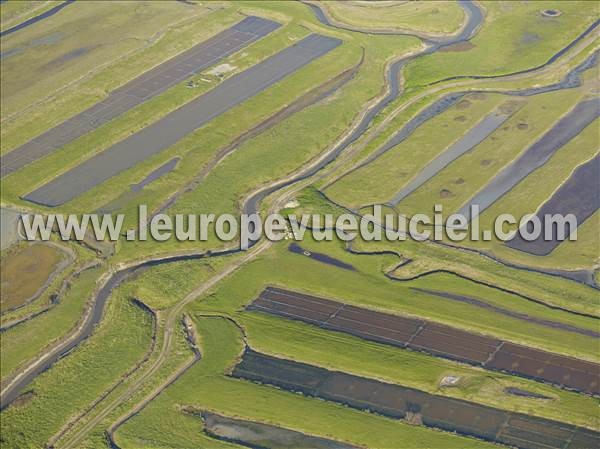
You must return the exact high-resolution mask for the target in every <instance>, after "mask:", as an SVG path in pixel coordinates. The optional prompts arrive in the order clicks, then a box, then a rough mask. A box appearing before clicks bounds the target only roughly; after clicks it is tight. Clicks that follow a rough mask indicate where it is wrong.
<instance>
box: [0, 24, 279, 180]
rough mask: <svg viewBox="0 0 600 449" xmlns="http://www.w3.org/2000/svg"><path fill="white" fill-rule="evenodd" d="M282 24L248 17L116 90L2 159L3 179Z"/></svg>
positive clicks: (1, 171) (1, 175) (0, 175)
mask: <svg viewBox="0 0 600 449" xmlns="http://www.w3.org/2000/svg"><path fill="white" fill-rule="evenodd" d="M278 27H279V24H278V23H276V22H273V21H271V20H266V19H262V18H260V17H253V16H251V17H247V18H245V19H244V20H242V21H241V22H239V23H238V24H236V25H234V26H232V27H231V28H229V29H227V30H225V31H222V32H221V33H219V34H217V35H216V36H214V37H212V38H210V39H208V40H207V41H205V42H202V43H200V44H198V45H196V46H194V47H192V48H191V49H189V50H187V51H185V52H183V53H181V54H180V55H178V56H175V57H174V58H171V59H169V60H168V61H166V62H164V63H162V64H160V65H159V66H158V67H155V68H154V69H152V70H149V71H148V72H146V73H144V74H142V75H140V76H138V77H137V78H135V79H134V80H132V81H130V82H128V83H127V84H125V85H124V86H122V87H120V88H118V89H116V90H115V91H114V92H112V93H111V94H110V95H109V96H108V97H107V98H106V99H104V100H102V101H101V102H99V103H97V104H95V105H94V106H92V107H90V108H88V109H86V110H85V111H83V112H81V113H79V114H77V115H75V116H74V117H72V118H70V119H68V120H66V121H64V122H63V123H61V124H60V125H58V126H56V127H54V128H52V129H50V130H49V131H46V132H45V133H43V134H41V135H39V136H38V137H36V138H34V139H33V140H31V141H29V142H27V143H26V144H24V145H21V146H20V147H19V148H17V149H15V150H13V151H11V152H10V153H8V154H5V155H4V156H2V159H1V168H0V177H4V176H5V175H8V174H10V173H12V172H14V171H17V170H19V169H20V168H22V167H24V166H25V165H27V164H29V163H31V162H33V161H36V160H38V159H40V158H42V157H44V156H46V155H48V154H50V153H52V152H53V151H54V150H56V149H58V148H60V147H62V146H63V145H66V144H67V143H69V142H71V141H72V140H75V139H77V138H78V137H81V136H83V135H84V134H86V133H88V132H90V131H93V130H94V129H96V128H99V127H100V126H102V125H104V124H105V123H107V122H109V121H110V120H112V119H113V118H115V117H117V116H119V115H121V114H122V113H124V112H126V111H128V110H130V109H132V108H134V107H136V106H138V105H140V104H141V103H143V102H144V101H146V100H149V99H150V98H152V97H155V96H156V95H158V94H160V93H161V92H164V91H165V90H167V89H168V88H170V87H172V86H174V85H175V84H177V83H179V82H181V81H183V80H185V79H186V78H188V77H190V76H191V75H193V74H195V73H197V72H200V71H202V70H204V69H205V68H207V67H210V66H211V65H213V64H215V63H216V62H218V61H220V60H221V59H223V58H225V57H227V56H229V55H231V54H233V53H235V52H236V51H238V50H240V49H241V48H243V47H245V46H247V45H249V44H251V43H252V42H254V41H256V40H258V39H260V38H261V37H264V36H266V35H267V34H269V33H271V32H272V31H274V30H275V29H277V28H278Z"/></svg>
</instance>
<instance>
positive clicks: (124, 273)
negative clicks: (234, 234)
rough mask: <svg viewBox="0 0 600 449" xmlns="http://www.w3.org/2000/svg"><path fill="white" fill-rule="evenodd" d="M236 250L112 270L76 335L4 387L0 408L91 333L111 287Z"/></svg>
mask: <svg viewBox="0 0 600 449" xmlns="http://www.w3.org/2000/svg"><path fill="white" fill-rule="evenodd" d="M237 252H239V250H225V251H215V252H213V253H211V254H210V255H206V254H199V255H196V254H190V255H177V256H170V257H165V258H163V259H157V260H151V261H148V262H143V263H140V264H139V265H135V266H133V267H129V268H124V269H122V270H120V271H116V272H114V274H112V275H111V277H110V278H109V279H108V281H107V282H106V283H105V284H104V285H103V287H102V288H101V289H100V290H99V291H98V293H97V294H96V296H95V300H94V303H93V304H92V310H91V313H90V314H89V316H88V317H87V319H86V320H85V323H84V324H83V326H82V327H81V330H80V331H79V333H78V334H77V337H76V338H74V339H73V340H71V341H69V342H68V343H66V344H64V345H63V346H60V347H58V348H56V349H54V350H53V351H52V352H51V355H50V356H49V357H48V358H47V359H46V360H45V361H44V362H43V363H40V364H39V365H37V366H36V367H35V368H34V369H33V370H31V371H29V372H28V373H27V374H26V375H25V376H23V377H21V378H19V380H18V382H15V384H14V385H13V386H12V387H11V388H10V389H7V390H6V392H5V393H4V395H2V397H1V398H0V409H4V408H5V407H7V406H8V405H10V403H11V402H12V401H14V400H15V399H16V398H17V397H18V396H19V392H20V391H22V390H23V389H24V388H25V387H26V386H27V385H29V384H30V383H31V382H32V381H33V380H34V379H35V378H36V377H37V376H38V375H40V374H41V373H43V372H44V371H46V370H47V369H49V368H50V367H51V366H52V365H53V364H54V363H56V362H57V361H58V360H60V359H61V358H63V357H65V356H66V355H68V354H69V353H70V352H71V351H72V350H73V349H75V347H77V346H78V345H79V344H80V343H81V342H82V341H84V340H86V339H87V338H88V337H89V336H91V335H92V334H93V333H94V330H95V328H96V326H97V325H98V324H99V323H100V321H101V320H102V317H103V315H104V308H105V306H106V303H107V301H108V299H109V298H110V296H111V294H112V292H113V290H114V289H115V288H117V287H118V286H119V285H121V284H122V283H123V282H125V281H127V280H129V279H130V278H131V277H132V276H134V275H136V274H138V273H140V272H142V271H143V270H144V269H146V268H149V267H154V266H157V265H162V264H164V263H175V262H181V261H186V260H198V259H204V258H207V257H222V256H227V255H231V254H234V253H237Z"/></svg>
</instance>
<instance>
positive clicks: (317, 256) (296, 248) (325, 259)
mask: <svg viewBox="0 0 600 449" xmlns="http://www.w3.org/2000/svg"><path fill="white" fill-rule="evenodd" d="M288 251H290V252H292V253H295V254H302V255H303V256H306V257H310V258H311V259H313V260H316V261H318V262H322V263H326V264H327V265H333V266H334V267H338V268H343V269H344V270H350V271H355V270H356V268H354V267H353V266H352V265H350V264H349V263H346V262H342V261H341V260H338V259H336V258H334V257H331V256H329V255H327V254H322V253H317V252H314V251H306V250H305V249H303V248H302V247H301V246H300V245H298V244H297V243H290V245H289V246H288Z"/></svg>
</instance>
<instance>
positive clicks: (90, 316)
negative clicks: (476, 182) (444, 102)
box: [0, 1, 591, 409]
mask: <svg viewBox="0 0 600 449" xmlns="http://www.w3.org/2000/svg"><path fill="white" fill-rule="evenodd" d="M459 4H460V5H461V7H462V8H463V9H464V10H465V13H466V14H467V23H466V25H465V27H464V28H463V30H462V32H461V33H460V34H459V35H458V36H455V37H448V38H447V39H443V40H441V41H435V42H434V41H431V40H430V41H427V42H426V43H427V44H428V46H427V47H425V49H424V50H423V51H421V52H420V53H417V54H414V55H410V56H407V57H404V58H401V59H399V60H398V61H396V62H394V63H393V64H391V65H390V66H389V68H388V70H387V73H386V80H387V82H388V84H389V90H388V93H387V94H386V95H385V96H384V97H383V98H382V99H381V100H380V101H379V102H378V103H377V104H375V105H374V106H373V107H372V108H371V109H369V111H368V112H367V113H366V114H365V115H364V117H363V118H362V119H361V120H360V122H359V124H358V125H357V126H356V127H355V128H354V129H353V131H352V132H351V133H350V134H348V135H347V136H346V137H345V138H344V139H343V140H342V141H341V142H340V143H339V144H338V145H337V146H336V147H335V148H334V149H333V150H331V151H330V152H329V153H328V154H327V155H326V156H325V157H324V158H323V159H322V160H320V161H319V162H318V163H317V164H315V165H313V166H311V167H309V168H307V169H305V170H301V171H299V172H298V173H297V174H296V175H295V176H293V177H292V178H290V179H288V180H285V181H281V182H278V183H274V184H272V185H271V186H269V187H266V188H265V189H262V190H260V191H258V192H256V193H254V194H252V195H251V196H250V197H249V198H248V199H247V200H246V202H245V203H244V205H243V212H244V213H247V214H252V213H257V212H258V210H259V205H260V203H261V201H262V200H263V199H264V198H266V197H267V196H269V195H271V194H272V193H274V192H276V191H279V190H281V189H283V188H285V187H287V186H289V185H291V184H295V183H297V182H299V181H302V180H305V179H307V178H309V177H311V176H313V175H314V174H315V173H317V172H318V171H320V170H321V169H322V168H324V167H325V166H327V165H329V164H330V163H331V162H333V161H334V160H335V159H336V158H337V157H338V156H339V155H340V154H341V153H342V152H343V151H344V150H345V149H346V148H347V147H348V146H349V145H351V144H352V143H353V142H355V141H356V140H357V139H358V138H359V137H360V136H362V135H363V134H364V133H365V132H366V131H367V129H368V128H369V126H370V124H371V122H372V121H373V119H374V118H375V117H376V116H377V115H378V114H379V113H380V112H381V111H382V110H383V109H384V108H385V107H386V106H387V105H388V104H390V102H392V101H393V100H395V99H396V98H397V97H398V96H399V95H400V93H401V90H400V81H399V79H400V78H399V74H400V72H401V70H402V69H403V68H404V67H405V66H406V64H408V63H409V62H411V61H413V60H414V59H416V58H418V57H421V56H423V55H426V54H430V53H433V52H435V51H437V50H439V49H440V48H442V47H445V46H448V45H452V44H455V43H458V42H462V41H466V40H469V39H470V38H471V37H473V35H474V34H475V33H476V31H477V30H478V29H479V27H480V26H481V24H482V22H483V18H484V16H483V12H482V11H481V10H480V9H479V7H478V6H477V5H476V4H475V3H473V2H471V1H459ZM310 7H311V9H312V10H313V11H314V12H315V14H316V15H317V18H318V19H319V20H320V21H321V22H323V23H324V24H325V25H328V26H330V24H329V23H328V21H327V19H326V17H325V16H324V15H323V14H321V15H320V14H319V13H318V12H317V11H318V8H315V7H314V5H310ZM586 32H587V33H589V32H591V29H588V30H587V31H586ZM399 34H400V33H399ZM531 70H534V69H531ZM577 78H578V77H577ZM565 87H567V86H565ZM569 87H570V86H569ZM428 110H429V109H428ZM440 112H441V111H440ZM438 113H439V112H438ZM254 243H256V242H254ZM240 251H241V250H239V249H238V248H234V249H226V250H222V251H215V252H211V253H208V254H207V253H203V254H188V255H173V256H167V257H161V258H157V259H152V260H147V261H143V262H139V263H138V264H137V265H133V266H129V267H126V268H123V269H121V270H119V271H115V272H113V273H112V274H111V275H110V276H109V277H108V278H107V280H106V281H105V282H104V284H103V285H102V287H101V288H100V289H99V290H98V292H97V293H96V295H95V297H94V298H93V299H92V300H91V301H90V309H89V310H88V312H87V314H86V316H85V317H84V318H83V324H82V325H81V326H80V327H79V328H78V330H77V331H76V333H75V334H73V335H71V336H70V337H68V338H67V339H66V340H65V341H63V342H62V343H60V344H59V345H58V346H56V347H55V348H53V349H51V350H49V351H48V352H46V353H45V354H44V355H42V356H41V357H40V358H39V359H38V360H37V361H36V362H34V363H33V364H31V365H30V366H29V367H28V369H26V370H25V371H23V372H21V373H19V375H17V376H16V377H15V378H14V379H12V381H11V382H10V383H9V384H8V385H7V386H6V388H5V390H4V391H3V392H2V396H1V398H0V407H1V408H2V409H4V408H5V407H6V406H8V405H9V404H10V403H11V402H12V401H14V400H15V399H16V398H17V397H18V396H19V394H20V392H21V391H22V390H23V389H24V388H25V387H27V385H29V384H30V383H31V382H32V381H33V380H34V379H35V378H36V377H37V376H38V375H39V374H41V373H43V372H44V371H46V370H47V369H49V368H50V367H51V366H52V365H53V364H54V363H55V362H57V361H58V360H60V359H61V358H62V357H64V356H66V355H68V353H69V352H70V351H72V350H73V349H74V348H75V347H76V346H77V345H79V343H81V342H82V341H84V340H85V339H87V338H88V337H89V336H90V335H92V333H93V332H94V329H95V327H96V325H98V324H99V323H100V321H101V320H102V316H103V313H104V308H105V305H106V303H107V301H108V299H109V297H110V295H111V293H112V292H113V290H114V289H115V288H117V287H118V286H119V285H120V284H122V283H123V282H124V281H126V280H128V279H130V278H131V277H132V276H133V275H135V274H136V273H139V272H140V271H142V270H144V269H146V268H149V267H153V266H157V265H162V264H167V263H175V262H180V261H185V260H197V259H204V258H209V257H222V256H227V255H231V254H235V253H238V252H240Z"/></svg>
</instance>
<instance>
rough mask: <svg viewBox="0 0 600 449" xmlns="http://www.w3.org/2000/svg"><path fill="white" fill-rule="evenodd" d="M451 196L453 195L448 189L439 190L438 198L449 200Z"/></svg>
mask: <svg viewBox="0 0 600 449" xmlns="http://www.w3.org/2000/svg"><path fill="white" fill-rule="evenodd" d="M451 196H454V194H453V193H452V192H451V191H450V190H448V189H442V190H440V198H450V197H451Z"/></svg>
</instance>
